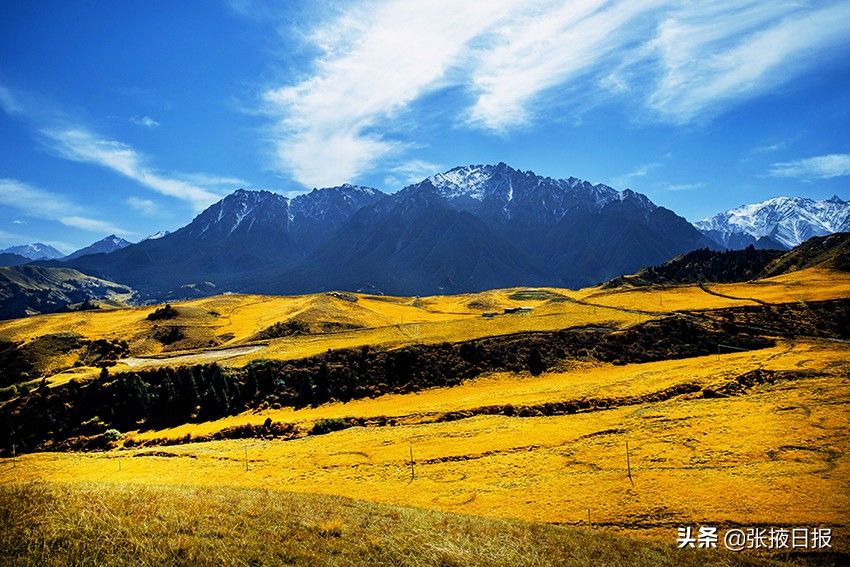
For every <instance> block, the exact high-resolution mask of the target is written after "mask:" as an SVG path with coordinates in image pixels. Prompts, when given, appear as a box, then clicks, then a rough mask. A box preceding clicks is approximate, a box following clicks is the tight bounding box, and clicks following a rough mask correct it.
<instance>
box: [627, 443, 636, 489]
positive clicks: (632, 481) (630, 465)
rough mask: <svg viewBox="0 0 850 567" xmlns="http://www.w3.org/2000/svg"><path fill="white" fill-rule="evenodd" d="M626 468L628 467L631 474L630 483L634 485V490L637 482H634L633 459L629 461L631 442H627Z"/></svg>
mask: <svg viewBox="0 0 850 567" xmlns="http://www.w3.org/2000/svg"><path fill="white" fill-rule="evenodd" d="M626 467H627V470H628V472H629V482H631V483H632V488H634V487H635V481H634V480H632V462H631V459H629V442H628V441H626Z"/></svg>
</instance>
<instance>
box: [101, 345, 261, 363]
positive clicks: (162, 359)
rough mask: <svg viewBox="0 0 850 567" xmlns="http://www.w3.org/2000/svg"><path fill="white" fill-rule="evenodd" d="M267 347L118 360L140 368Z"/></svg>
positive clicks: (230, 355) (224, 356)
mask: <svg viewBox="0 0 850 567" xmlns="http://www.w3.org/2000/svg"><path fill="white" fill-rule="evenodd" d="M263 348H265V347H263V346H242V347H234V348H225V349H219V350H204V351H199V352H193V353H189V354H178V355H174V356H156V357H153V356H140V357H128V358H122V359H121V360H119V361H118V362H122V363H124V364H126V365H127V366H129V367H130V368H138V367H141V366H165V365H170V364H194V363H199V362H214V361H216V360H225V359H228V358H234V357H236V356H242V355H244V354H251V353H253V352H257V351H258V350H261V349H263Z"/></svg>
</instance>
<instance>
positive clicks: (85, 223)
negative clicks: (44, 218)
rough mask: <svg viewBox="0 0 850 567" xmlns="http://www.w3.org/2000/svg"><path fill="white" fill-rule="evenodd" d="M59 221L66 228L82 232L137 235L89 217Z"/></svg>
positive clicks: (75, 217) (67, 218)
mask: <svg viewBox="0 0 850 567" xmlns="http://www.w3.org/2000/svg"><path fill="white" fill-rule="evenodd" d="M58 220H59V222H61V223H62V224H64V225H65V226H70V227H72V228H79V229H81V230H87V231H89V232H100V233H107V234H110V233H111V234H120V235H122V236H133V235H135V234H136V233H135V232H131V231H128V230H124V229H123V228H121V227H118V226H115V225H114V224H112V223H109V222H106V221H102V220H97V219H92V218H88V217H77V216H70V217H62V218H60V219H58Z"/></svg>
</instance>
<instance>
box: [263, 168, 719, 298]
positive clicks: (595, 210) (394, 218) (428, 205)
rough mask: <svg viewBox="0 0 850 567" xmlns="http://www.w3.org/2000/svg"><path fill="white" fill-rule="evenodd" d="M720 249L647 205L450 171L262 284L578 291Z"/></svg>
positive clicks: (527, 177) (560, 184) (516, 177)
mask: <svg viewBox="0 0 850 567" xmlns="http://www.w3.org/2000/svg"><path fill="white" fill-rule="evenodd" d="M712 246H716V245H715V244H714V243H713V242H711V241H710V240H709V239H707V238H705V237H704V236H703V235H702V234H700V233H699V231H697V230H696V229H695V228H694V227H693V226H692V225H690V224H689V223H688V222H687V221H686V220H685V219H683V218H681V217H678V216H676V215H675V214H674V213H673V212H672V211H669V210H667V209H664V208H661V207H658V206H656V205H655V204H653V203H652V202H651V201H650V200H649V199H647V198H646V197H645V196H644V195H641V194H639V193H635V192H633V191H630V190H626V191H623V192H620V191H617V190H615V189H613V188H611V187H608V186H607V185H593V184H591V183H588V182H586V181H582V180H580V179H576V178H569V179H561V180H557V179H552V178H548V177H541V176H538V175H536V174H534V173H533V172H530V171H528V172H523V171H519V170H516V169H513V168H511V167H509V166H508V165H506V164H504V163H500V164H498V165H471V166H465V167H457V168H454V169H452V170H449V171H447V172H445V173H441V174H437V175H434V176H432V177H429V178H428V179H425V180H424V181H422V182H420V183H417V184H415V185H411V186H409V187H406V188H404V189H402V190H401V191H399V192H398V193H395V194H393V195H388V196H386V197H384V198H383V199H381V200H380V201H377V202H376V203H375V204H373V205H370V206H368V207H365V208H364V209H362V210H361V211H359V212H358V213H357V214H355V215H354V216H353V217H352V218H351V220H349V221H348V222H347V223H345V224H344V225H342V226H341V227H340V229H339V231H338V232H337V233H336V234H335V235H334V236H333V237H332V238H331V239H329V240H328V241H327V242H326V243H325V244H323V245H322V246H320V247H319V248H318V249H317V250H316V252H315V253H314V254H313V255H311V256H310V257H309V258H307V259H306V260H305V261H304V262H302V263H301V264H300V265H299V266H298V267H297V269H294V270H284V271H279V272H277V273H275V274H274V276H269V277H267V278H266V279H265V281H264V282H263V284H264V286H269V287H268V288H267V289H269V290H271V291H275V292H280V293H283V292H291V291H299V292H301V291H310V290H316V289H327V288H345V289H364V290H366V289H371V290H376V291H383V292H386V293H394V294H431V293H454V292H461V291H470V290H478V289H485V288H492V287H505V286H514V285H541V284H550V285H566V286H571V287H579V286H583V285H589V284H593V283H597V282H599V281H604V280H605V279H607V278H610V277H612V276H615V275H617V274H622V273H628V272H630V271H634V270H637V269H638V268H640V267H642V266H645V265H648V264H652V263H657V262H661V261H663V260H666V259H667V258H670V257H671V256H674V255H676V254H679V253H682V252H686V251H688V250H692V249H694V248H700V247H712Z"/></svg>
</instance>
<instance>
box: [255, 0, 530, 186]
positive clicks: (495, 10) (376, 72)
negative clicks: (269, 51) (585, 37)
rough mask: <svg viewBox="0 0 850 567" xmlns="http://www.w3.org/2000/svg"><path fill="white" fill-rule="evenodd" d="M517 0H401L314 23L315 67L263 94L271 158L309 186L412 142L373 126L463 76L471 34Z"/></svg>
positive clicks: (352, 173)
mask: <svg viewBox="0 0 850 567" xmlns="http://www.w3.org/2000/svg"><path fill="white" fill-rule="evenodd" d="M521 5H522V2H520V1H519V0H494V1H492V2H488V3H487V5H486V6H483V5H482V4H480V3H476V2H457V1H455V0H431V1H428V2H421V1H418V0H396V1H392V2H384V3H381V4H372V3H366V4H364V5H363V6H360V7H355V8H352V9H350V10H349V11H347V12H344V13H343V14H342V15H340V16H339V17H337V18H336V19H334V20H333V21H331V22H329V23H327V24H326V25H324V26H323V27H321V28H320V29H318V30H316V31H315V32H314V33H313V35H312V36H311V40H312V42H313V44H314V45H315V46H316V47H317V48H319V49H320V50H321V55H320V56H319V57H318V58H317V60H316V61H315V65H314V70H313V73H312V74H311V75H310V76H308V77H306V78H304V79H303V80H302V81H300V82H298V83H297V84H294V85H288V86H282V87H277V88H271V89H269V90H267V91H266V92H265V93H264V100H265V102H266V104H267V110H268V112H270V113H271V114H272V115H274V116H275V117H276V119H277V121H276V125H275V127H274V129H273V132H272V138H273V145H274V158H273V159H274V164H275V167H276V168H278V169H281V170H285V171H288V172H290V173H291V174H292V175H293V177H294V178H295V179H296V180H297V181H298V182H300V183H302V184H304V185H305V186H308V187H310V186H325V185H335V184H338V183H341V182H345V181H353V180H354V179H355V178H356V177H357V176H358V175H359V174H360V173H361V172H363V171H365V170H368V169H370V168H371V167H372V166H374V165H375V164H376V163H377V162H378V161H379V160H381V159H383V158H386V157H387V156H389V155H392V154H395V153H397V152H400V151H401V150H402V149H403V148H404V147H405V144H404V143H402V142H400V141H398V140H392V139H388V138H385V137H383V136H382V135H381V134H379V133H377V132H376V129H377V128H379V127H381V126H383V125H384V124H385V122H386V121H388V120H391V119H392V118H394V117H397V116H398V114H400V113H402V112H403V111H404V110H405V109H406V108H407V107H408V105H410V104H411V103H412V102H413V101H415V100H417V99H418V98H419V97H421V96H422V95H423V94H425V93H427V92H430V91H432V90H434V89H436V88H438V87H440V86H445V85H446V84H450V83H452V82H457V77H453V78H450V74H451V72H452V71H453V70H454V69H455V68H456V67H457V66H458V65H459V64H460V63H461V62H462V61H463V60H464V58H465V57H467V55H468V52H469V49H470V46H469V44H470V42H471V41H473V40H474V39H475V38H476V37H477V36H479V35H480V34H482V33H483V32H485V31H486V30H488V29H489V28H491V27H492V26H493V25H494V24H495V23H496V22H497V21H499V20H500V19H501V18H502V17H504V16H505V15H507V14H509V13H510V12H511V9H513V8H516V7H518V6H521Z"/></svg>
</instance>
